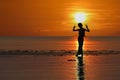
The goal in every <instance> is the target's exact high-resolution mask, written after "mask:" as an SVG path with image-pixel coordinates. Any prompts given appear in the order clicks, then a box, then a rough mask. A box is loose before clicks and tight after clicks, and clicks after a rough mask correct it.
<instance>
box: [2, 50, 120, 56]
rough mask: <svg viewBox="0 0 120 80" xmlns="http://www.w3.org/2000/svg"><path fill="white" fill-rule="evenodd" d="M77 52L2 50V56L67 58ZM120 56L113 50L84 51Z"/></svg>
mask: <svg viewBox="0 0 120 80" xmlns="http://www.w3.org/2000/svg"><path fill="white" fill-rule="evenodd" d="M76 52H77V51H76V50H48V51H47V50H46V51H45V50H0V55H53V56H65V55H75V54H76ZM116 54H120V51H112V50H100V51H97V50H94V51H84V55H95V56H99V55H116Z"/></svg>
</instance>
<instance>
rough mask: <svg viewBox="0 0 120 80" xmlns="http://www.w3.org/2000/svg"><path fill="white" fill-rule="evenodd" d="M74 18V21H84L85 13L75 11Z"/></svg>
mask: <svg viewBox="0 0 120 80" xmlns="http://www.w3.org/2000/svg"><path fill="white" fill-rule="evenodd" d="M74 18H75V21H76V22H78V23H79V22H84V21H85V20H86V13H84V12H77V13H75V14H74Z"/></svg>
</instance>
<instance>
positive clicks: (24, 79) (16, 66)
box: [0, 55, 120, 80]
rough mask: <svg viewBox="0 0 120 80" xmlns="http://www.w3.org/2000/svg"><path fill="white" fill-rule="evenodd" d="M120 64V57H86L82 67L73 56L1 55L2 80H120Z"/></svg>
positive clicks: (0, 72) (0, 73)
mask: <svg viewBox="0 0 120 80" xmlns="http://www.w3.org/2000/svg"><path fill="white" fill-rule="evenodd" d="M69 59H73V61H68V60H69ZM74 60H76V61H74ZM119 62H120V55H99V56H94V55H89V56H87V55H85V56H84V65H83V66H79V62H78V60H77V58H76V57H75V56H74V55H63V56H50V55H0V80H120V76H119V74H120V64H119ZM81 67H82V68H81ZM81 69H82V71H83V72H84V74H83V73H82V74H80V70H81Z"/></svg>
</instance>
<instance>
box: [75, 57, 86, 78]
mask: <svg viewBox="0 0 120 80" xmlns="http://www.w3.org/2000/svg"><path fill="white" fill-rule="evenodd" d="M77 60H78V63H77V64H78V65H77V66H78V68H77V71H78V80H85V77H84V75H85V74H84V65H83V60H81V58H80V57H77Z"/></svg>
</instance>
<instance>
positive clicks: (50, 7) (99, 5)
mask: <svg viewBox="0 0 120 80" xmlns="http://www.w3.org/2000/svg"><path fill="white" fill-rule="evenodd" d="M108 2H109V3H108ZM103 3H104V4H103ZM119 3H120V0H114V1H109V0H105V1H102V0H101V1H97V0H90V1H86V0H75V1H72V0H57V1H56V0H43V1H40V0H35V1H34V0H22V1H21V0H1V1H0V5H1V6H0V8H1V13H0V18H1V19H0V22H1V23H0V36H71V35H72V36H73V35H74V34H73V33H72V31H71V29H72V27H73V25H75V24H76V23H78V22H82V23H85V24H87V25H88V26H89V28H90V29H91V32H90V33H89V34H88V36H120V35H119V34H120V28H119V26H120V23H119V21H120V10H119V7H120V6H119ZM104 30H107V31H104ZM101 32H102V33H101Z"/></svg>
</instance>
